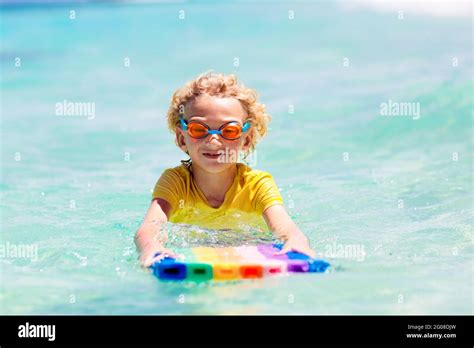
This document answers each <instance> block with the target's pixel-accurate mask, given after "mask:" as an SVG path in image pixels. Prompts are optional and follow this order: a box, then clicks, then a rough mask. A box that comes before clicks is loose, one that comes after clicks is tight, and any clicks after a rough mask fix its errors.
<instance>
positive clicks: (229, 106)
mask: <svg viewBox="0 0 474 348" xmlns="http://www.w3.org/2000/svg"><path fill="white" fill-rule="evenodd" d="M184 114H185V119H186V121H188V122H189V121H200V122H203V123H205V124H207V125H208V126H209V127H210V128H211V129H215V130H217V129H219V128H220V127H221V126H222V125H223V124H225V123H227V122H230V121H237V122H239V123H240V124H241V125H243V124H244V122H245V120H246V119H247V114H246V113H245V110H244V108H243V107H242V105H241V104H240V102H239V101H238V100H237V99H235V98H220V97H214V96H209V95H207V94H202V95H200V96H198V97H197V98H195V99H194V100H192V101H190V102H188V103H187V104H186V106H185V108H184ZM176 137H177V138H176V139H177V141H178V145H179V147H180V148H181V149H182V150H183V151H186V150H187V151H188V153H189V156H190V157H191V159H192V161H193V166H198V167H200V168H201V169H203V170H204V171H206V172H209V173H219V172H222V171H225V170H228V169H230V168H231V167H232V166H233V165H234V163H235V162H236V161H237V159H238V154H239V151H247V150H248V149H249V147H250V143H251V136H250V132H249V131H247V132H245V133H242V136H241V137H240V139H236V140H227V139H224V138H222V137H221V136H220V135H218V134H208V135H207V137H205V138H203V139H195V138H192V137H191V136H190V135H189V134H188V133H187V132H186V131H183V130H182V129H181V127H180V126H178V127H177V128H176ZM221 152H222V153H224V154H223V155H220V156H217V154H218V153H221Z"/></svg>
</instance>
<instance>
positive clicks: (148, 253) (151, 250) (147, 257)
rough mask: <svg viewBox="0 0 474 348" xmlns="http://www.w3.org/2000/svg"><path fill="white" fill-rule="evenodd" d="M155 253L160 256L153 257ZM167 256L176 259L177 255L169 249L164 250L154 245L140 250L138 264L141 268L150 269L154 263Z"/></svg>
mask: <svg viewBox="0 0 474 348" xmlns="http://www.w3.org/2000/svg"><path fill="white" fill-rule="evenodd" d="M157 253H160V255H157V256H155V255H156V254H157ZM167 256H168V257H173V258H175V259H176V258H178V255H176V254H175V253H174V252H173V251H172V250H170V249H166V248H164V247H157V246H154V245H153V246H149V247H146V248H145V249H144V250H142V252H141V253H140V263H141V265H142V266H143V267H150V266H151V265H153V264H154V263H155V262H158V261H160V260H162V259H164V258H165V257H167Z"/></svg>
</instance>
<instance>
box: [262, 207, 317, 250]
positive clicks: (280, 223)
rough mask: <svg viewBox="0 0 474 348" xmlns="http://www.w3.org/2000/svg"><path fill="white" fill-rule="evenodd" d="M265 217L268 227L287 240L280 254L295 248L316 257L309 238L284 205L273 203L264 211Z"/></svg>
mask: <svg viewBox="0 0 474 348" xmlns="http://www.w3.org/2000/svg"><path fill="white" fill-rule="evenodd" d="M263 218H264V219H265V222H266V223H267V226H268V228H269V229H270V230H271V231H272V232H273V233H275V234H276V235H277V236H278V237H279V238H281V239H283V240H284V241H285V245H284V246H283V248H282V249H281V251H280V252H278V254H283V253H286V252H288V251H292V250H293V251H297V252H300V253H303V254H306V255H308V256H310V257H313V258H314V257H316V253H315V252H314V250H313V249H311V246H310V245H309V241H308V238H307V237H306V236H305V235H304V234H303V232H301V231H300V229H299V228H298V226H296V224H295V223H294V222H293V220H292V219H291V217H290V216H289V215H288V213H287V212H286V209H285V207H284V206H282V205H279V204H277V205H272V206H271V207H269V208H267V209H266V210H265V211H264V212H263Z"/></svg>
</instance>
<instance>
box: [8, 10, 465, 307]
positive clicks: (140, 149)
mask: <svg viewBox="0 0 474 348" xmlns="http://www.w3.org/2000/svg"><path fill="white" fill-rule="evenodd" d="M0 11H1V12H0V13H1V51H0V52H1V56H0V58H1V142H0V144H1V163H2V166H1V167H2V172H1V186H0V194H1V209H0V213H1V216H0V217H1V224H0V228H1V243H2V246H3V247H4V250H7V249H8V250H10V251H9V252H10V253H11V250H12V249H11V246H12V245H13V246H16V247H19V246H21V245H28V246H32V247H34V250H35V251H36V253H35V257H33V258H32V257H30V258H23V257H14V256H12V255H11V254H10V255H7V254H5V255H3V256H2V257H1V258H0V262H1V275H0V276H1V285H0V289H1V291H0V312H1V313H2V314H63V313H67V314H69V313H79V314H181V313H184V314H289V313H295V314H441V313H443V314H444V313H450V314H472V313H473V297H472V293H473V288H472V287H473V284H472V283H473V275H472V257H473V239H472V233H473V227H472V226H473V215H472V213H473V190H472V189H473V180H472V172H473V171H472V169H473V138H472V91H473V83H472V73H473V71H472V23H471V21H472V18H469V17H462V16H461V17H460V16H435V15H433V14H430V13H420V12H419V11H411V10H410V8H409V7H408V8H406V9H404V12H403V18H400V14H399V12H398V11H395V10H389V11H378V10H376V9H373V8H370V7H357V6H354V7H350V8H347V7H346V6H341V4H340V3H329V2H303V3H297V4H295V3H289V2H272V3H249V2H244V3H236V2H228V3H220V2H219V3H217V2H205V3H200V4H198V3H194V2H189V3H188V2H185V3H163V4H138V5H131V4H84V5H79V4H63V5H58V6H45V5H34V6H3V7H1V10H0ZM71 11H75V12H74V15H73V17H74V19H71V18H70V17H71V16H72V13H71ZM290 11H293V12H290ZM290 17H292V18H290ZM127 62H128V63H129V64H127ZM210 69H213V70H215V71H218V72H224V73H232V72H233V73H236V74H237V75H238V77H239V78H240V79H241V80H242V81H243V82H244V83H245V84H246V85H248V86H251V87H253V88H255V89H256V90H257V91H258V92H259V95H260V98H261V100H262V101H263V102H264V103H265V104H266V105H267V108H268V111H269V112H270V114H271V115H272V116H273V121H272V124H271V128H270V132H269V135H268V136H267V137H266V138H265V139H264V140H263V141H262V142H261V143H260V144H259V145H258V146H257V157H256V158H257V163H256V165H255V168H257V169H261V170H265V171H268V172H270V173H271V174H272V175H273V177H274V178H275V180H276V182H277V184H278V186H279V187H280V189H281V192H282V195H283V197H284V199H285V203H286V205H287V208H288V210H289V212H290V214H291V215H292V217H293V219H294V220H295V222H296V223H297V224H298V225H299V226H300V228H301V229H302V231H304V232H305V233H306V234H307V235H308V237H309V238H310V239H311V243H312V245H313V247H314V248H315V250H316V251H317V252H318V253H319V254H320V256H321V257H324V258H325V259H327V260H328V261H329V262H331V264H332V266H333V267H332V268H331V271H330V272H329V273H327V274H311V275H294V276H291V277H276V278H271V279H264V280H261V281H248V282H237V283H232V284H202V285H199V286H196V285H191V284H169V283H160V282H159V281H157V280H156V279H155V278H154V277H152V276H151V275H150V274H149V272H147V271H146V270H144V269H142V268H140V266H139V264H138V261H137V256H138V255H137V253H136V251H135V248H134V245H133V236H134V233H135V231H136V229H137V228H138V227H139V225H140V223H141V220H142V218H143V216H144V214H145V211H146V209H147V207H148V205H149V200H150V195H151V194H150V190H151V188H152V187H153V186H154V184H155V182H156V180H157V178H158V177H159V176H160V174H161V172H162V171H163V170H164V169H166V168H169V167H174V166H176V165H178V164H179V161H180V160H181V159H184V157H183V155H182V153H181V152H180V150H179V149H178V148H177V147H176V146H175V145H174V141H173V136H172V135H171V134H170V133H169V132H168V130H167V128H166V120H165V114H166V110H167V107H168V104H169V100H170V97H171V95H172V93H173V91H174V90H175V89H176V88H178V87H180V86H181V85H182V84H184V83H185V82H186V81H188V80H190V79H191V78H193V77H195V76H196V75H198V74H199V73H201V72H204V71H207V70H210ZM64 100H67V101H71V102H86V103H94V106H95V113H94V115H93V116H92V115H89V116H59V115H57V113H56V104H57V103H62V102H63V101H64ZM384 103H385V104H389V103H392V104H393V103H395V104H396V103H398V104H397V105H400V103H414V104H413V105H414V109H412V110H411V111H410V112H408V113H405V114H403V113H402V114H399V115H385V116H384V115H382V111H381V110H382V107H381V104H384ZM410 105H411V104H410ZM415 106H416V107H419V113H417V112H416V111H415V110H416V108H415ZM391 110H392V111H393V113H396V112H395V111H394V109H391ZM167 228H168V229H169V235H170V244H171V245H170V247H173V246H174V247H183V246H192V245H196V244H199V242H200V241H201V240H204V241H205V242H206V243H219V242H220V241H222V240H225V241H229V240H232V242H233V243H235V244H239V243H240V244H242V243H252V242H255V241H264V240H269V239H271V237H269V236H268V235H267V234H264V235H260V234H255V233H254V232H253V231H234V232H235V233H232V232H226V233H221V232H219V231H205V230H200V229H196V228H193V227H190V226H180V225H170V226H168V227H167ZM9 248H10V249H9ZM32 250H33V249H32Z"/></svg>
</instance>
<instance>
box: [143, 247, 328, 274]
mask: <svg viewBox="0 0 474 348" xmlns="http://www.w3.org/2000/svg"><path fill="white" fill-rule="evenodd" d="M281 248H282V245H281V244H262V245H258V246H238V247H220V248H211V247H197V248H188V249H176V250H174V251H175V252H176V253H177V254H180V255H182V259H174V258H170V257H165V258H164V259H162V260H161V261H159V262H155V263H154V264H153V265H152V266H151V269H152V271H153V274H154V275H155V276H156V277H157V278H159V279H160V280H175V281H180V280H181V281H183V280H186V281H194V282H202V281H211V280H215V281H225V280H238V279H256V278H263V277H268V276H274V275H279V274H280V275H281V274H286V273H294V272H297V273H304V272H313V273H314V272H325V271H326V270H327V268H328V267H329V266H330V265H329V263H327V262H326V261H324V260H321V259H312V258H310V257H309V256H307V255H304V254H300V253H297V252H288V253H286V254H283V255H275V253H276V252H278V251H280V250H281Z"/></svg>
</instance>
